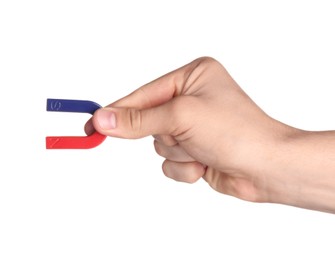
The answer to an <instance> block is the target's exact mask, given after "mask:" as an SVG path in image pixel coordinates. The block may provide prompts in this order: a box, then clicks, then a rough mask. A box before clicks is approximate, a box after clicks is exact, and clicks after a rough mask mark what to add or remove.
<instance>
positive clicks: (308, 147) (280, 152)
mask: <svg viewBox="0 0 335 260" xmlns="http://www.w3.org/2000/svg"><path fill="white" fill-rule="evenodd" d="M330 141H332V142H330ZM331 144H334V132H311V131H303V130H299V129H295V128H292V127H289V126H284V127H281V131H280V134H279V135H278V138H277V139H276V141H275V142H274V145H273V146H272V148H271V152H270V156H271V158H270V159H269V160H268V161H267V163H266V168H265V171H264V174H263V176H264V180H263V183H264V191H265V194H266V201H267V202H271V203H280V204H286V205H291V206H296V207H300V208H307V209H313V210H320V211H327V212H334V210H335V208H334V206H335V205H334V204H335V203H334V201H335V192H334V189H335V187H334V181H332V179H333V178H334V174H335V169H334V152H335V148H334V145H333V147H331ZM331 156H333V157H332V158H330V157H331Z"/></svg>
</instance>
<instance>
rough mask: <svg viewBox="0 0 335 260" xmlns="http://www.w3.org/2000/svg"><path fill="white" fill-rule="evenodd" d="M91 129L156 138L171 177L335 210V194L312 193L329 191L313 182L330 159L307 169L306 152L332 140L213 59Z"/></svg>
mask: <svg viewBox="0 0 335 260" xmlns="http://www.w3.org/2000/svg"><path fill="white" fill-rule="evenodd" d="M85 129H86V132H87V133H88V134H90V133H91V132H92V131H93V130H94V129H96V130H97V131H98V132H100V133H102V134H104V135H108V136H113V137H120V138H130V139H133V138H141V137H145V136H148V135H153V136H154V138H155V140H154V146H155V149H156V151H157V153H158V154H159V155H161V156H162V157H164V158H165V159H166V160H165V161H164V163H163V172H164V173H165V175H166V176H168V177H170V178H172V179H175V180H177V181H183V182H189V183H193V182H195V181H197V180H198V179H200V178H203V179H205V180H206V181H207V182H208V184H209V185H210V186H211V187H212V188H213V189H215V190H217V191H218V192H221V193H224V194H228V195H232V196H235V197H237V198H240V199H243V200H248V201H255V202H276V203H283V204H288V205H294V206H299V207H305V208H311V209H318V210H324V211H335V205H333V204H334V203H330V204H331V205H328V204H329V203H328V204H327V203H325V202H324V196H325V195H327V198H328V199H329V195H331V196H332V197H334V198H335V193H334V192H332V193H331V194H328V193H325V192H322V195H323V196H321V195H320V196H319V197H315V196H311V194H310V192H309V189H310V188H313V189H315V193H316V192H318V191H320V189H322V188H323V186H322V185H320V186H318V187H312V186H313V182H311V181H310V180H313V178H316V177H315V176H314V175H313V174H315V170H316V169H317V167H318V165H320V163H329V162H328V161H327V162H323V161H322V159H321V157H320V160H319V161H315V162H312V161H309V162H310V164H306V158H305V157H302V156H301V155H300V154H304V155H306V156H307V155H309V156H311V157H313V156H314V154H313V153H314V152H315V151H316V150H315V145H313V143H319V144H321V143H325V144H326V143H327V140H326V139H327V138H322V139H321V138H319V137H316V136H315V135H313V134H307V132H306V131H302V130H298V129H295V128H293V127H290V126H287V125H285V124H283V123H280V122H278V121H276V120H274V119H272V118H271V117H269V116H268V115H267V114H265V113H264V112H263V111H262V110H261V109H260V108H259V107H258V106H257V105H256V104H255V103H254V102H253V101H252V100H251V99H250V98H249V97H248V96H247V94H246V93H245V92H244V91H243V90H242V89H241V88H240V87H239V86H238V85H237V83H236V82H235V81H234V80H233V78H232V77H231V76H230V75H229V73H228V72H227V71H226V70H225V68H224V67H223V66H222V65H221V64H220V63H219V62H218V61H216V60H214V59H212V58H208V57H204V58H199V59H197V60H194V61H193V62H191V63H189V64H187V65H185V66H183V67H181V68H179V69H177V70H175V71H172V72H170V73H168V74H166V75H164V76H162V77H160V78H158V79H156V80H154V81H153V82H150V83H148V84H146V85H144V86H142V87H141V88H139V89H137V90H135V91H134V92H133V93H131V94H130V95H128V96H126V97H124V98H122V99H120V100H118V101H116V102H114V103H112V104H110V105H109V106H107V107H105V108H102V109H99V110H97V111H96V112H95V114H94V116H93V118H92V119H91V120H90V121H89V122H88V123H87V124H86V127H85ZM331 135H332V136H333V135H334V133H331ZM304 139H308V140H307V141H308V142H304ZM305 143H307V144H308V145H307V146H306V145H301V144H305ZM300 147H303V150H301V149H300ZM333 148H334V147H330V148H329V150H332V151H333ZM324 151H325V148H324V147H323V150H322V151H320V153H319V155H321V152H324ZM314 157H315V156H314ZM307 158H308V156H307ZM330 161H331V160H330ZM332 162H333V161H332ZM332 167H334V164H332ZM331 169H334V168H331ZM301 172H306V173H307V174H306V175H303V174H301ZM330 173H332V171H331V170H330V171H328V172H325V175H327V174H328V175H329V174H330ZM328 175H327V176H328ZM327 176H326V177H327ZM304 184H306V186H303V185H304ZM333 186H335V182H333V185H332V186H331V187H330V188H332V187H333ZM302 187H303V188H302ZM332 190H334V189H329V192H331V191H332ZM333 201H334V200H333Z"/></svg>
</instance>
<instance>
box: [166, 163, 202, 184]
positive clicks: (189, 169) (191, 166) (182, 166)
mask: <svg viewBox="0 0 335 260" xmlns="http://www.w3.org/2000/svg"><path fill="white" fill-rule="evenodd" d="M162 168H163V172H164V174H165V175H166V176H167V177H169V178H171V179H174V180H176V181H180V182H187V183H194V182H196V181H197V180H199V179H200V178H201V177H202V176H203V175H204V174H205V171H206V168H205V167H204V166H203V165H202V164H201V163H198V162H184V163H182V162H174V161H169V160H165V161H164V163H163V167H162Z"/></svg>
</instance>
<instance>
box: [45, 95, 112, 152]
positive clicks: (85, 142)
mask: <svg viewBox="0 0 335 260" xmlns="http://www.w3.org/2000/svg"><path fill="white" fill-rule="evenodd" d="M100 107H101V106H100V105H99V104H97V103H95V102H92V101H88V100H71V99H47V111H54V112H77V113H89V114H91V115H93V113H94V112H95V110H97V109H99V108H100ZM105 139H106V136H105V135H102V134H100V133H98V132H94V133H93V134H92V135H88V136H47V137H46V140H45V141H46V148H47V149H89V148H93V147H96V146H98V145H99V144H101V143H102V142H103V141H104V140H105Z"/></svg>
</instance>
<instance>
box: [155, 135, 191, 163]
mask: <svg viewBox="0 0 335 260" xmlns="http://www.w3.org/2000/svg"><path fill="white" fill-rule="evenodd" d="M154 146H155V150H156V152H157V153H158V154H159V155H160V156H162V157H164V158H166V159H168V160H170V161H175V162H194V161H195V160H194V159H193V158H192V157H191V156H190V155H188V154H187V153H186V152H185V150H184V149H183V148H181V147H180V146H179V145H178V144H177V145H174V146H167V145H164V144H163V143H160V142H158V141H156V140H155V141H154Z"/></svg>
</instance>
